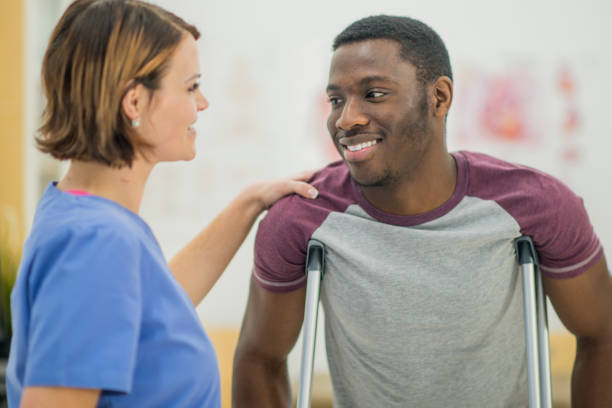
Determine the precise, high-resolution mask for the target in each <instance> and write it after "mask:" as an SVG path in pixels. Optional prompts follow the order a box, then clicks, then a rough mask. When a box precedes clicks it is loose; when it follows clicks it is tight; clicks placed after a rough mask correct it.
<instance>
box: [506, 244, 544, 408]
mask: <svg viewBox="0 0 612 408" xmlns="http://www.w3.org/2000/svg"><path fill="white" fill-rule="evenodd" d="M514 244H515V247H516V254H517V257H518V261H519V265H520V267H521V271H522V275H523V301H524V305H525V338H526V341H527V370H528V380H529V407H530V408H552V393H551V381H550V349H549V345H548V321H547V315H546V295H545V294H544V287H543V285H542V276H541V275H540V273H538V258H537V254H536V251H535V247H534V245H533V241H532V240H531V237H529V236H527V235H523V236H521V237H519V238H517V239H516V240H515V241H514Z"/></svg>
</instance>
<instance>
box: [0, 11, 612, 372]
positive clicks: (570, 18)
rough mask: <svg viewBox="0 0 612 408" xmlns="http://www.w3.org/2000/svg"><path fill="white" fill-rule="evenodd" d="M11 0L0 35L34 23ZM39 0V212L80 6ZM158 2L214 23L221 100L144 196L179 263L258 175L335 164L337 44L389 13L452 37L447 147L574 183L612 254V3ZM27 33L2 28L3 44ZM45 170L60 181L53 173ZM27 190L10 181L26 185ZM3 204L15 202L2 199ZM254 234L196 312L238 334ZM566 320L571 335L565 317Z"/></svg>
mask: <svg viewBox="0 0 612 408" xmlns="http://www.w3.org/2000/svg"><path fill="white" fill-rule="evenodd" d="M2 1H3V6H2V7H3V15H2V16H1V17H0V18H2V19H3V20H2V24H1V25H0V29H2V30H6V29H7V27H12V26H14V25H15V24H16V23H17V22H19V21H20V20H19V18H16V17H15V16H13V17H10V16H11V15H13V14H11V12H13V13H17V11H16V10H17V9H19V4H20V2H18V1H16V0H2ZM25 2H26V4H27V5H28V7H27V8H28V11H27V14H28V19H27V27H28V28H27V30H26V31H27V32H28V37H27V38H26V40H27V44H28V45H27V47H26V49H27V50H26V51H27V54H28V55H27V56H28V58H27V60H28V61H29V62H28V65H27V66H26V67H25V71H26V74H25V75H26V88H27V89H29V90H28V91H27V92H26V94H27V95H28V101H27V104H26V106H27V109H28V112H27V113H26V116H27V120H26V140H27V141H28V143H27V148H26V149H27V151H28V152H30V153H28V154H29V156H28V157H29V159H28V163H27V168H28V174H30V176H29V177H28V182H27V183H26V187H27V189H28V191H29V192H30V193H29V194H28V197H29V198H28V200H27V202H26V203H25V204H26V208H28V210H27V216H26V219H27V220H29V219H31V215H32V212H33V208H34V204H35V202H36V200H37V198H38V197H37V194H38V193H39V192H40V191H42V188H44V184H45V183H46V182H47V181H48V179H49V177H54V178H57V177H59V176H60V174H61V168H59V170H58V169H53V168H51V167H50V166H48V165H47V164H41V163H43V161H44V159H42V158H41V157H40V155H36V154H34V153H31V152H33V148H32V145H31V140H32V137H33V135H34V129H36V127H37V121H38V119H39V116H40V108H41V97H40V91H39V89H38V88H37V86H38V81H39V70H40V59H41V58H42V53H43V52H44V49H45V46H46V42H47V39H48V35H49V32H50V29H51V27H52V26H53V24H55V22H56V21H57V19H58V18H59V13H60V12H61V10H62V9H63V8H64V7H65V6H66V5H67V3H68V0H26V1H25ZM153 2H155V3H157V4H159V5H161V6H163V7H166V8H168V9H169V10H172V11H174V12H176V13H177V14H178V15H180V16H183V17H185V18H186V19H187V20H188V21H190V22H193V23H195V24H196V25H197V26H198V27H199V28H200V30H201V31H202V34H203V36H202V39H201V40H200V41H199V49H200V63H201V68H202V74H203V78H202V89H203V92H204V94H205V95H206V96H207V98H208V99H209V101H210V108H209V109H208V110H206V111H205V112H202V113H200V115H199V120H198V122H197V124H196V129H197V131H198V139H197V149H198V155H197V158H196V159H195V160H193V161H191V162H189V163H172V164H163V165H160V166H158V168H156V169H155V170H154V172H153V174H152V176H151V179H150V182H149V185H148V187H147V191H146V195H145V199H144V200H143V207H142V216H143V218H145V220H146V221H147V222H148V223H149V224H150V225H151V227H152V229H153V230H154V231H155V233H156V235H157V236H158V238H159V241H160V244H161V246H162V248H163V250H164V252H165V254H166V256H167V257H171V256H172V255H173V254H174V253H176V252H177V251H178V249H179V248H180V247H181V246H182V245H184V244H185V243H186V242H187V241H188V240H189V239H190V238H191V237H192V236H194V235H195V234H196V233H197V232H198V231H199V230H200V229H201V228H202V227H203V226H204V225H206V223H208V222H209V221H210V220H211V219H212V217H213V216H214V214H216V213H217V212H218V211H220V210H221V209H222V208H223V206H224V205H226V204H227V203H228V202H229V201H230V199H231V198H232V197H233V196H234V195H235V194H236V193H237V192H238V191H240V189H241V188H243V187H244V186H245V185H246V184H248V183H250V182H252V181H255V180H259V179H262V178H268V177H277V176H281V175H287V174H291V173H293V172H297V171H299V170H302V169H305V168H316V167H319V166H323V165H324V164H325V163H327V162H329V161H331V160H334V159H335V158H336V156H335V153H334V152H333V149H332V147H331V143H330V142H329V140H328V139H329V136H328V135H327V131H326V129H325V116H326V113H327V109H328V105H327V104H326V98H325V92H324V90H325V85H326V80H327V78H326V77H327V70H328V66H329V60H330V57H331V49H330V48H331V43H332V39H333V37H334V36H335V35H336V34H337V33H338V32H340V31H341V30H342V29H343V28H344V27H345V26H346V25H348V24H349V23H351V22H352V21H354V20H355V19H358V18H360V17H363V16H366V15H371V14H378V13H387V14H400V15H409V16H413V17H416V18H419V19H422V20H423V21H424V22H426V23H428V24H429V25H431V26H432V27H433V28H434V29H435V30H436V31H438V33H439V34H440V35H441V37H442V38H443V39H444V41H445V42H446V45H447V47H448V50H449V53H450V56H451V62H452V64H453V69H454V72H455V101H454V104H453V108H452V109H451V112H450V114H449V122H448V143H449V147H450V148H451V149H470V150H478V151H484V152H488V153H491V154H494V155H497V156H500V157H502V158H505V159H508V160H513V161H517V162H521V163H525V164H528V165H531V166H534V167H538V168H540V169H542V170H545V171H547V172H549V173H552V174H553V175H555V176H557V177H559V178H561V179H562V180H564V181H565V182H566V183H568V184H569V185H570V186H571V187H572V188H573V189H574V190H575V191H576V192H577V193H578V194H580V195H581V196H582V197H583V198H584V201H585V205H586V207H587V209H588V210H589V213H590V216H591V220H592V222H593V225H594V226H595V229H596V232H597V233H598V234H599V236H600V238H601V240H602V243H603V245H604V248H606V249H607V250H608V252H609V251H610V248H612V222H611V221H610V220H611V219H612V217H610V215H609V209H610V208H611V207H612V184H611V183H610V182H609V181H608V180H607V179H608V178H609V177H610V175H611V174H612V161H611V160H610V159H609V154H610V153H609V152H610V151H611V150H612V121H610V120H609V119H608V109H609V102H608V95H610V94H611V93H612V82H610V81H608V80H607V78H608V77H609V73H610V72H611V71H612V51H611V47H610V45H609V39H610V38H612V25H610V24H609V20H610V17H611V16H612V2H610V1H609V0H582V1H580V0H556V1H553V0H541V1H538V2H532V1H528V0H512V1H511V0H496V1H490V0H464V1H461V2H459V1H455V0H445V1H439V2H424V1H416V0H379V1H376V2H372V1H370V0H339V1H336V2H329V1H324V0H310V1H307V2H292V1H282V0H262V1H258V2H251V1H245V0H210V1H206V2H202V1H199V0H182V1H180V2H178V1H174V0H153ZM5 5H8V7H9V9H10V10H9V12H8V13H5V12H4V8H5V7H7V6H5ZM13 9H14V10H13ZM5 20H6V21H5ZM15 30H16V31H15V33H16V32H18V31H19V29H17V28H16V29H15ZM2 33H3V34H4V31H3V32H2ZM16 38H17V39H18V38H19V36H18V35H15V34H12V35H11V34H10V33H9V34H8V35H2V37H1V38H0V42H1V44H2V45H3V46H2V52H3V53H4V52H5V49H7V48H6V47H5V45H6V46H11V47H13V46H14V44H15V39H16ZM9 39H10V40H9ZM8 55H9V58H8V59H7V60H9V61H11V60H15V59H16V57H15V56H16V55H20V50H19V49H13V51H11V52H10V53H9V54H8ZM3 61H5V59H4V58H3ZM9 65H10V64H9ZM6 66H7V64H3V67H2V69H5V67H6ZM7 69H12V68H11V67H10V66H9V67H8V68H7ZM20 75H21V71H19V70H18V71H16V72H15V74H14V75H13V74H11V75H8V76H3V77H2V78H0V80H2V81H6V82H2V87H3V88H2V90H3V92H2V95H0V98H3V99H2V101H3V102H2V104H3V105H2V106H4V104H5V103H7V101H10V104H9V105H8V110H4V109H3V110H2V112H1V113H2V114H4V113H5V112H9V111H10V110H11V109H13V110H15V109H18V107H19V106H21V104H19V103H16V101H17V99H15V98H13V97H9V96H6V95H9V93H6V92H4V89H5V88H4V87H5V86H6V87H7V89H8V88H10V87H12V88H11V89H13V88H15V87H17V86H18V85H17V84H18V83H19V81H20V80H18V79H19V78H20ZM17 97H19V94H18V95H17ZM487 112H488V113H491V112H495V115H496V116H495V117H496V118H498V119H499V120H498V121H490V120H487V116H488V115H487V114H486V113H487ZM3 118H4V116H3ZM2 123H3V126H2V127H3V130H2V135H3V139H2V147H3V148H2V152H1V153H0V154H1V155H2V156H0V165H4V163H5V160H10V163H12V165H11V167H10V169H11V170H5V171H3V173H2V177H3V179H2V180H3V181H2V189H3V190H2V191H4V186H5V185H7V186H8V185H9V184H8V182H9V181H10V180H12V179H13V178H14V176H15V175H16V174H18V173H19V170H17V169H18V168H21V167H22V166H21V164H20V163H17V162H15V160H16V158H17V157H20V155H19V154H17V153H10V154H9V153H5V150H6V151H9V150H10V149H13V150H14V149H15V147H14V146H16V145H11V144H7V143H6V142H5V139H6V137H5V135H6V134H10V135H14V134H16V133H15V131H10V130H7V131H5V130H4V129H9V127H8V126H5V125H4V119H3V122H2ZM14 123H17V122H14ZM14 126H17V125H14ZM521 129H523V130H521ZM11 143H12V142H11ZM5 144H6V146H7V148H6V149H5V147H4V146H5ZM11 151H12V150H11ZM17 160H18V159H17ZM47 163H48V162H47ZM45 169H46V170H45ZM43 173H44V174H47V176H45V177H40V174H43ZM5 179H6V180H7V182H6V183H5ZM11 183H12V182H11ZM16 183H18V182H16ZM19 186H20V184H17V186H16V187H13V188H10V187H9V188H7V190H8V191H9V192H14V191H17V190H18V188H19ZM13 196H15V195H14V194H13ZM1 197H2V200H4V192H3V193H2V196H1ZM11 198H12V199H13V198H15V197H11ZM15 205H18V204H15ZM253 239H254V234H253V233H252V234H251V235H250V236H249V237H248V238H247V240H246V242H245V244H244V245H243V247H242V248H241V250H240V251H239V252H238V254H237V255H236V257H235V258H234V260H233V261H232V263H231V264H230V266H229V268H228V270H227V271H226V272H225V274H224V276H223V277H222V278H221V279H220V281H219V282H218V284H217V286H216V287H215V288H214V289H213V291H212V292H211V293H210V295H209V296H208V297H207V299H206V300H205V301H204V302H203V303H202V304H201V305H200V306H199V308H198V312H199V314H200V316H201V318H202V320H203V322H204V325H205V326H206V327H207V329H209V330H210V329H214V328H216V329H230V330H236V329H237V328H238V327H239V325H240V321H241V319H242V314H243V311H244V307H245V304H246V298H247V295H248V284H249V279H250V270H251V267H252V259H253V256H252V246H253ZM552 324H553V329H554V328H556V329H558V330H560V326H559V324H558V323H555V322H554V321H553V322H552ZM298 348H299V346H298ZM319 350H323V348H322V347H319ZM319 357H321V355H320V356H319ZM323 360H324V359H323V358H319V360H318V361H319V363H318V364H320V365H321V366H324V364H325V363H324V361H323Z"/></svg>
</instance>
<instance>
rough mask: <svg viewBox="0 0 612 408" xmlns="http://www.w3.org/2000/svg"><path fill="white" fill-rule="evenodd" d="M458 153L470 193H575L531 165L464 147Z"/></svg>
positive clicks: (549, 195)
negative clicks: (465, 172)
mask: <svg viewBox="0 0 612 408" xmlns="http://www.w3.org/2000/svg"><path fill="white" fill-rule="evenodd" d="M455 157H456V158H458V159H459V160H460V161H464V162H465V167H466V169H467V173H468V179H469V192H468V194H471V195H477V196H481V195H483V196H486V197H487V198H493V197H496V196H498V195H502V196H505V195H507V194H508V193H509V192H512V193H513V194H524V195H527V196H529V197H532V198H538V199H540V200H551V199H553V200H555V199H562V198H564V197H567V196H568V195H569V196H573V195H574V193H573V192H572V191H571V190H570V188H569V187H568V186H567V185H565V183H563V182H562V181H561V180H559V179H558V178H556V177H555V176H553V175H551V174H548V173H546V172H544V171H542V170H539V169H536V168H533V167H530V166H526V165H523V164H518V163H513V162H510V161H506V160H503V159H500V158H497V157H493V156H490V155H488V154H484V153H476V152H467V151H461V152H458V153H456V154H455Z"/></svg>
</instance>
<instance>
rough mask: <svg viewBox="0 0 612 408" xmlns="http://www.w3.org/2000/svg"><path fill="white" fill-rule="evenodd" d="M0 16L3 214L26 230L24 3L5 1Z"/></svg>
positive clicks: (0, 201)
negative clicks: (24, 201) (24, 209)
mask: <svg viewBox="0 0 612 408" xmlns="http://www.w3.org/2000/svg"><path fill="white" fill-rule="evenodd" d="M2 3H3V4H2V12H0V61H2V64H1V66H2V67H1V68H0V70H1V71H2V75H0V180H1V181H0V211H1V214H0V215H1V216H3V217H9V218H13V219H14V220H15V222H16V224H17V227H18V228H19V230H20V232H21V233H23V229H24V219H23V217H24V214H23V213H24V211H23V208H24V205H23V204H24V203H23V200H24V185H23V183H24V175H23V169H24V166H23V160H24V144H23V114H24V113H23V98H24V95H23V93H24V92H23V75H24V74H23V73H24V67H23V48H24V47H23V46H24V41H23V2H22V0H2Z"/></svg>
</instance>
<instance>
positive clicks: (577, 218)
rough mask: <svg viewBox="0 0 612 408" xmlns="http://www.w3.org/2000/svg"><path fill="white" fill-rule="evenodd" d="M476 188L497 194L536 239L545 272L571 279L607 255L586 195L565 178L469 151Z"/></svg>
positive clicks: (483, 194)
mask: <svg viewBox="0 0 612 408" xmlns="http://www.w3.org/2000/svg"><path fill="white" fill-rule="evenodd" d="M467 157H468V162H469V166H470V187H469V189H470V190H471V191H475V192H476V193H475V194H476V195H478V196H480V197H481V198H484V199H493V200H495V201H496V202H497V203H498V204H499V205H500V206H502V207H503V208H504V209H505V210H506V211H507V212H508V213H509V214H510V215H511V216H512V217H513V218H514V219H515V220H516V221H517V223H518V224H519V226H520V231H521V233H522V234H526V235H530V236H531V237H532V238H533V241H534V244H535V247H536V250H537V252H538V256H539V260H540V267H541V270H542V272H543V273H544V274H545V275H547V276H549V277H553V278H569V277H573V276H576V275H579V274H580V273H582V272H584V271H586V270H587V269H589V268H590V267H591V266H592V265H593V264H594V263H595V262H597V261H598V260H599V259H600V258H601V257H602V256H603V249H602V247H601V244H600V242H599V239H598V238H597V236H596V235H595V232H594V230H593V226H592V225H591V222H590V220H589V217H588V215H587V212H586V209H585V208H584V204H583V202H582V199H581V198H580V197H578V196H577V195H576V194H574V193H573V192H572V191H571V190H570V189H569V188H568V187H567V186H566V185H565V184H564V183H562V182H561V181H559V180H557V179H556V178H554V177H552V176H550V175H548V174H545V173H543V172H540V171H538V170H535V169H532V168H529V167H525V166H519V165H515V164H511V163H506V162H503V161H501V160H497V159H494V158H491V157H489V156H486V155H479V154H474V153H471V154H467Z"/></svg>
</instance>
